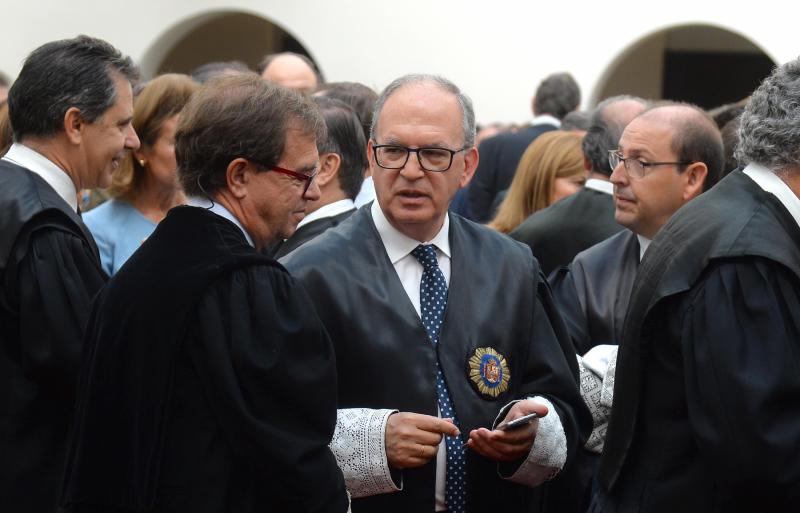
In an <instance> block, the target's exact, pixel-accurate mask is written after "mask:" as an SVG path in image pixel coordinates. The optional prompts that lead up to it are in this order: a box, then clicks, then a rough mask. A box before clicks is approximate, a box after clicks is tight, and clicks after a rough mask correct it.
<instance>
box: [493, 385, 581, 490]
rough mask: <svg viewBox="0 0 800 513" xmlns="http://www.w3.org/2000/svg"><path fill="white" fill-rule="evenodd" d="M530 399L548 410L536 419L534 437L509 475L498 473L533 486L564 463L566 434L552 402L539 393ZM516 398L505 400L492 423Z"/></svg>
mask: <svg viewBox="0 0 800 513" xmlns="http://www.w3.org/2000/svg"><path fill="white" fill-rule="evenodd" d="M531 399H532V400H534V401H536V402H538V403H540V404H543V405H545V406H547V409H548V414H547V415H545V416H544V417H542V418H540V419H539V420H538V422H539V427H538V429H537V431H536V439H534V441H533V446H532V447H531V451H530V453H528V457H527V458H526V459H525V461H524V462H523V463H522V465H520V466H519V468H518V469H517V470H516V472H514V473H513V474H512V475H511V476H507V477H506V476H503V475H502V474H501V477H503V479H508V480H509V481H511V482H514V483H517V484H521V485H525V486H531V487H533V486H539V485H540V484H542V483H544V482H545V481H549V480H550V479H553V478H554V477H555V476H556V475H557V474H558V472H559V471H560V470H561V469H562V468H563V467H564V463H566V461H567V436H566V434H565V433H564V426H562V424H561V417H559V416H558V412H557V411H556V409H555V407H553V403H551V402H550V401H549V400H547V399H545V398H544V397H541V396H536V397H533V398H531ZM516 402H517V401H514V402H512V403H510V404H508V405H507V406H506V407H505V408H503V409H502V410H501V411H500V415H498V417H497V419H495V425H497V423H498V422H499V421H500V420H501V419H503V418H505V415H506V413H507V412H508V409H509V408H510V407H511V405H513V404H514V403H516Z"/></svg>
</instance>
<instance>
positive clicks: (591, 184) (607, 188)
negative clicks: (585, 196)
mask: <svg viewBox="0 0 800 513" xmlns="http://www.w3.org/2000/svg"><path fill="white" fill-rule="evenodd" d="M584 187H586V188H587V189H592V190H595V191H600V192H605V193H606V194H614V184H613V183H611V182H609V181H607V180H598V179H597V178H589V179H588V180H586V184H584Z"/></svg>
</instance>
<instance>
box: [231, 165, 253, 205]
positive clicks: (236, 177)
mask: <svg viewBox="0 0 800 513" xmlns="http://www.w3.org/2000/svg"><path fill="white" fill-rule="evenodd" d="M253 173H255V169H253V167H252V164H250V162H249V161H248V160H247V159H243V158H237V159H234V160H231V161H230V163H229V164H228V168H227V169H226V170H225V177H226V179H227V182H228V190H229V191H230V192H231V194H233V197H234V198H236V199H242V198H244V197H246V196H247V187H248V185H249V184H250V180H251V178H252V175H253Z"/></svg>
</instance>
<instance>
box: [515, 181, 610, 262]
mask: <svg viewBox="0 0 800 513" xmlns="http://www.w3.org/2000/svg"><path fill="white" fill-rule="evenodd" d="M622 229H623V227H622V226H621V225H619V224H618V223H617V222H616V220H614V200H613V198H612V197H611V195H610V194H606V193H605V192H601V191H597V190H594V189H590V188H588V187H583V188H582V189H581V190H579V191H578V192H576V193H575V194H572V195H570V196H567V197H566V198H564V199H562V200H560V201H557V202H555V203H553V204H552V205H550V206H549V207H547V208H545V209H542V210H539V211H538V212H534V213H533V214H531V215H530V216H528V218H527V219H526V220H525V221H523V222H522V224H520V225H519V226H518V227H517V228H516V229H514V230H513V231H512V232H511V233H509V234H508V235H509V236H510V237H511V238H512V239H516V240H518V241H520V242H524V243H525V244H527V245H528V246H530V248H531V251H533V255H534V256H535V257H536V258H537V260H539V263H540V264H541V266H542V271H543V272H544V273H545V275H547V276H549V275H550V274H551V273H552V272H553V271H555V270H556V269H558V268H559V267H560V266H562V265H567V264H569V263H570V262H572V259H573V258H575V255H577V254H578V253H580V252H581V251H583V250H584V249H587V248H590V247H592V246H594V245H595V244H597V243H599V242H601V241H604V240H605V239H607V238H609V237H611V236H612V235H614V234H615V233H618V232H620V231H622Z"/></svg>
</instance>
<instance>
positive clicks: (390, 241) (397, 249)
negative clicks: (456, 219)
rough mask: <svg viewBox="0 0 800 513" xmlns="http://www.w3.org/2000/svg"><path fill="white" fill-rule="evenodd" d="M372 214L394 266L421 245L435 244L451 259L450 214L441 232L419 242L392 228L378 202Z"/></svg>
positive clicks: (446, 217)
mask: <svg viewBox="0 0 800 513" xmlns="http://www.w3.org/2000/svg"><path fill="white" fill-rule="evenodd" d="M370 213H371V214H372V221H373V222H374V223H375V228H377V230H378V235H380V236H381V241H382V242H383V246H384V247H385V248H386V254H387V255H389V260H390V261H391V262H392V264H393V265H394V264H396V263H397V261H398V260H400V259H401V258H403V257H405V256H406V255H408V254H409V253H411V252H412V251H413V250H414V248H416V247H417V246H419V245H420V244H433V245H434V246H436V247H437V248H438V249H439V251H441V252H442V253H444V254H445V255H446V256H447V257H448V258H450V237H449V235H450V214H449V213H448V214H447V215H446V216H445V217H444V223H443V224H442V228H441V230H439V233H437V234H436V235H435V236H434V237H433V238H432V239H431V240H429V241H422V242H421V241H418V240H415V239H412V238H411V237H409V236H407V235H405V234H403V233H401V232H400V231H399V230H398V229H397V228H395V227H394V226H392V224H391V223H390V222H389V220H388V219H386V216H385V215H384V214H383V210H381V207H380V205H379V204H378V201H377V200H375V201H373V202H372V207H371V211H370Z"/></svg>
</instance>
